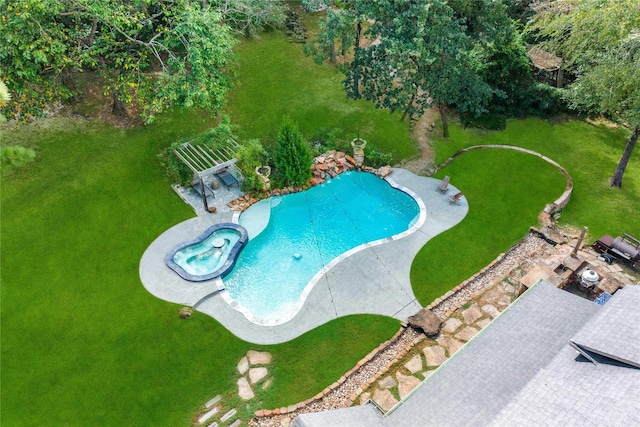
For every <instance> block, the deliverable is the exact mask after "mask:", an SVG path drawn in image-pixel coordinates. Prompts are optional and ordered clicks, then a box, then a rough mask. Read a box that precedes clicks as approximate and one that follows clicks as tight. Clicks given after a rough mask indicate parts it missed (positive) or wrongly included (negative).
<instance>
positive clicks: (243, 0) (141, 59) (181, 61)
mask: <svg viewBox="0 0 640 427" xmlns="http://www.w3.org/2000/svg"><path fill="white" fill-rule="evenodd" d="M273 3H274V2H260V1H257V0H219V1H217V2H211V3H210V4H209V3H208V2H207V1H196V0H175V1H174V0H158V1H154V2H149V1H146V0H132V1H122V0H15V1H12V2H11V3H10V4H9V3H8V2H3V3H2V5H1V6H0V32H1V33H2V34H3V35H5V43H3V44H2V45H0V63H2V64H3V66H2V68H1V69H0V78H3V79H4V80H5V82H6V83H7V85H8V86H9V88H10V89H11V90H12V92H13V93H14V98H13V102H12V103H11V104H10V105H9V112H10V113H13V114H14V115H15V116H16V117H20V116H23V115H24V114H34V115H37V114H38V113H40V112H41V111H42V110H43V109H45V108H46V107H47V106H48V105H50V104H52V103H53V102H55V101H60V100H65V99H69V98H70V97H72V96H73V95H75V94H77V91H78V89H77V87H76V85H75V82H74V79H73V76H74V73H78V72H82V71H95V72H98V73H99V74H100V76H101V77H102V78H103V80H104V82H105V88H104V90H105V93H107V94H108V95H110V96H111V97H112V99H113V112H114V113H115V114H125V113H126V110H125V108H124V105H125V104H135V105H138V107H140V109H141V111H142V114H143V116H144V117H145V119H146V120H147V121H151V120H153V118H154V117H155V116H156V115H157V114H158V113H160V112H162V111H164V110H166V109H167V108H170V107H171V106H174V105H183V106H186V107H197V108H202V109H207V110H210V111H212V112H216V111H218V110H219V109H220V107H221V106H222V105H224V102H225V97H226V94H227V92H228V91H229V89H230V87H231V79H230V75H229V71H230V70H229V67H230V61H231V60H232V55H233V52H232V48H233V46H234V44H235V42H236V38H235V36H234V33H235V32H244V33H252V32H255V31H258V30H259V29H261V28H263V27H264V26H269V25H278V24H279V23H281V22H282V20H283V18H284V9H283V7H284V6H283V5H282V4H280V3H279V2H275V3H277V4H273Z"/></svg>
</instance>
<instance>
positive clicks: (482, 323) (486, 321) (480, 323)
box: [476, 319, 491, 329]
mask: <svg viewBox="0 0 640 427" xmlns="http://www.w3.org/2000/svg"><path fill="white" fill-rule="evenodd" d="M489 323H491V320H489V319H480V320H478V321H477V322H476V326H477V327H478V328H480V329H484V328H485V327H486V326H487V325H488V324H489Z"/></svg>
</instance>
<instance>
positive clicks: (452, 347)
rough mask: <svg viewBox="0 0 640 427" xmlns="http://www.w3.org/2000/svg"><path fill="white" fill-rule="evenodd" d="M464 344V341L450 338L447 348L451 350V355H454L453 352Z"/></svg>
mask: <svg viewBox="0 0 640 427" xmlns="http://www.w3.org/2000/svg"><path fill="white" fill-rule="evenodd" d="M463 345H464V343H463V342H460V341H458V340H457V339H455V338H451V339H449V345H448V346H447V349H448V350H449V356H453V354H454V353H455V352H456V351H458V350H460V347H462V346H463Z"/></svg>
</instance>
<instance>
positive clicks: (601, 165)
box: [411, 119, 640, 305]
mask: <svg viewBox="0 0 640 427" xmlns="http://www.w3.org/2000/svg"><path fill="white" fill-rule="evenodd" d="M626 136H627V133H626V132H625V131H624V130H622V129H609V128H606V127H603V126H594V125H590V124H588V123H585V122H582V121H577V120H569V121H566V122H563V123H558V124H555V125H552V124H551V123H549V122H548V121H544V120H538V119H529V120H517V121H515V120H514V121H510V122H509V123H508V127H507V129H506V130H505V131H499V132H491V131H480V130H477V129H466V130H465V129H462V128H460V127H459V126H457V125H454V126H452V128H451V136H450V138H449V139H448V140H444V139H442V138H436V140H435V148H436V153H437V160H438V162H442V161H444V160H445V159H447V158H448V157H449V156H451V155H452V154H453V153H455V152H456V151H458V150H459V149H461V148H464V147H468V146H471V145H481V144H503V145H517V146H521V147H525V148H529V149H532V150H535V151H538V152H540V153H542V154H544V155H546V156H547V157H549V158H551V159H553V160H555V161H557V162H558V163H560V164H561V165H562V166H563V167H564V168H565V169H567V171H568V172H569V174H570V175H571V176H572V178H573V180H574V190H573V195H572V197H571V202H570V203H569V205H568V207H567V208H565V209H564V211H563V212H562V214H561V221H560V223H561V224H570V225H573V226H577V227H582V226H585V225H586V226H588V227H589V232H590V236H589V239H590V240H591V241H593V240H595V239H597V238H599V237H600V236H601V235H602V234H611V235H613V236H617V235H621V234H622V233H623V232H627V233H631V234H634V235H636V236H637V235H640V215H638V211H639V210H640V167H639V166H640V155H639V154H638V152H637V151H636V152H635V153H634V156H633V157H632V159H631V162H630V163H629V166H628V168H627V171H626V173H625V177H624V180H623V188H622V189H619V188H611V187H609V186H608V178H609V177H610V176H611V174H612V173H613V171H614V169H615V166H616V164H617V161H618V159H619V158H620V155H621V154H622V150H623V148H624V144H625V138H626ZM444 175H450V176H451V182H452V183H453V184H454V185H456V186H457V187H459V188H460V189H461V190H462V191H464V193H465V195H466V196H467V198H468V199H469V204H470V210H469V215H468V216H467V217H466V218H465V219H464V220H463V221H462V223H461V224H460V225H458V226H456V227H455V228H453V229H451V230H449V231H447V232H445V233H444V234H441V235H439V236H437V237H436V238H434V239H433V240H432V241H430V242H429V243H428V244H427V245H426V246H425V247H424V248H423V249H422V250H421V251H420V252H419V253H418V255H417V257H416V259H415V260H414V263H413V265H412V269H411V280H412V285H413V287H414V292H415V294H416V296H417V297H418V299H419V300H420V302H421V303H422V304H425V305H426V304H428V303H430V302H431V301H433V300H434V299H436V298H438V297H439V296H442V295H443V294H444V293H446V292H447V291H448V290H450V289H451V288H453V287H454V286H456V285H458V284H459V283H460V282H462V281H463V280H465V279H467V278H468V277H470V276H471V275H473V274H474V273H475V272H477V271H478V270H479V269H480V268H482V267H483V266H485V265H487V264H488V263H489V262H491V261H492V260H493V259H495V257H496V256H497V255H498V254H499V253H501V252H504V251H505V250H506V249H508V248H509V247H510V246H511V245H512V244H514V243H516V242H517V241H518V240H519V239H520V238H522V236H523V235H524V234H525V233H526V232H527V229H528V227H529V226H531V225H536V223H537V215H538V213H539V212H540V211H541V210H542V209H543V208H544V205H545V204H546V203H550V202H552V201H553V200H555V199H556V198H557V197H558V196H559V195H560V194H561V193H562V191H563V190H564V186H565V180H564V177H563V176H562V175H561V174H560V173H559V172H557V171H556V170H555V169H554V168H553V167H551V166H550V165H549V164H547V163H546V162H544V161H542V160H540V159H538V158H537V157H534V156H530V155H526V154H521V153H516V152H512V151H507V150H482V151H471V152H468V153H465V154H463V155H462V156H461V157H459V158H458V159H456V160H455V161H454V162H453V163H451V164H450V165H448V166H447V167H445V168H444V169H442V170H441V171H440V172H439V173H438V175H437V176H438V177H443V176H444Z"/></svg>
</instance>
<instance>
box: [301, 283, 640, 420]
mask: <svg viewBox="0 0 640 427" xmlns="http://www.w3.org/2000/svg"><path fill="white" fill-rule="evenodd" d="M638 307H640V286H633V285H627V286H626V287H625V288H623V289H621V290H619V291H618V292H616V294H615V295H614V296H613V297H612V298H611V299H610V300H609V301H608V302H607V303H606V304H605V305H604V306H603V307H601V306H599V305H597V304H594V303H592V302H591V301H587V300H585V299H582V298H580V297H577V296H575V295H572V294H570V293H568V292H564V291H562V290H560V289H557V288H555V287H554V286H553V285H551V284H550V283H547V282H545V281H542V280H541V281H539V282H538V283H537V284H536V285H535V286H533V287H532V288H531V289H530V290H529V291H527V293H525V294H524V295H523V296H522V297H520V298H519V299H518V300H516V302H514V303H513V304H512V305H511V306H510V307H509V309H508V310H507V311H505V312H504V313H503V314H502V315H501V316H499V317H498V318H497V319H496V320H495V321H494V322H493V323H491V324H490V325H489V326H488V327H487V328H485V329H484V330H483V331H482V332H481V333H479V334H478V335H476V337H475V338H474V339H472V340H471V341H470V342H469V343H468V344H467V345H466V346H465V347H463V348H462V349H460V350H459V351H458V352H457V353H456V354H455V356H454V357H452V358H450V359H449V360H447V362H445V363H444V364H443V365H442V366H441V367H440V368H439V369H438V370H436V371H435V372H434V373H433V374H432V375H431V376H429V378H428V379H427V380H425V381H424V382H423V383H422V384H421V386H419V388H418V389H416V390H415V392H414V393H413V394H412V395H411V396H410V398H408V399H407V400H405V401H403V404H402V405H400V406H399V407H398V408H397V409H396V410H395V411H394V412H392V413H390V414H388V415H387V416H382V414H381V413H380V412H378V411H377V410H376V409H375V408H374V407H373V406H372V405H364V406H358V407H352V408H346V409H340V410H336V411H328V412H320V413H314V414H303V415H300V416H299V417H298V418H296V420H295V422H294V424H293V427H320V426H322V427H331V426H341V427H365V426H367V427H369V426H373V427H375V426H385V427H414V426H421V427H423V426H424V427H427V426H459V425H465V426H474V425H475V426H487V425H491V426H540V425H545V426H555V425H558V426H581V427H582V426H601V425H606V426H621V427H622V426H629V425H640V368H638V367H636V366H635V365H634V363H636V361H637V360H638V357H640V337H639V336H638V333H639V332H638V331H639V329H640V321H639V320H640V319H639V318H638V313H639V311H637V310H638ZM572 337H573V340H574V341H575V342H576V343H581V344H580V345H584V346H585V347H586V346H588V347H589V348H592V349H594V350H595V352H593V353H589V354H588V355H589V357H591V358H592V359H593V360H594V361H595V362H596V363H592V362H591V361H590V360H588V359H587V358H585V357H583V356H582V355H581V354H580V353H578V352H577V351H576V350H575V349H574V348H573V347H572V346H571V345H570V344H569V340H570V338H572ZM629 362H632V363H629Z"/></svg>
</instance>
